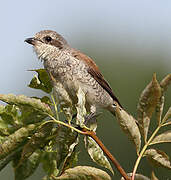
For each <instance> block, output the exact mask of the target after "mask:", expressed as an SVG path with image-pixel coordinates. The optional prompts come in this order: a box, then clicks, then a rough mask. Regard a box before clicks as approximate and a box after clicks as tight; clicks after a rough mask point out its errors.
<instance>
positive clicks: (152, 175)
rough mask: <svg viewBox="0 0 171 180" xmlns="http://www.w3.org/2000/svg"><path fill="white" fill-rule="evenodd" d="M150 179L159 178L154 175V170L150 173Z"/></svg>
mask: <svg viewBox="0 0 171 180" xmlns="http://www.w3.org/2000/svg"><path fill="white" fill-rule="evenodd" d="M151 180H159V179H158V178H157V177H156V175H155V174H154V171H152V173H151Z"/></svg>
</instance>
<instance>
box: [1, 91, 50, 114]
mask: <svg viewBox="0 0 171 180" xmlns="http://www.w3.org/2000/svg"><path fill="white" fill-rule="evenodd" d="M0 100H1V101H4V102H6V103H8V104H14V105H17V106H28V107H32V108H33V109H35V110H37V111H39V112H40V113H41V112H42V113H48V114H51V115H52V114H53V113H52V111H51V109H50V107H49V106H48V105H47V104H45V103H42V102H41V101H40V100H39V99H36V98H30V97H27V96H24V95H18V96H16V95H13V94H8V95H4V94H0Z"/></svg>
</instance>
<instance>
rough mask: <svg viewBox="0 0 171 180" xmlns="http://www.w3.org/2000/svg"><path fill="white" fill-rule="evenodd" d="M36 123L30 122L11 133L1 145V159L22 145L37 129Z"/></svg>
mask: <svg viewBox="0 0 171 180" xmlns="http://www.w3.org/2000/svg"><path fill="white" fill-rule="evenodd" d="M36 126H37V125H36V124H30V125H28V126H26V127H22V128H20V129H18V130H17V131H15V133H13V134H11V135H9V136H8V137H7V138H6V139H5V141H4V142H3V143H2V144H1V145H0V159H3V158H4V157H6V156H7V155H8V154H10V153H11V152H12V151H13V150H15V149H17V148H18V147H20V146H21V144H22V143H23V142H25V141H26V140H27V138H28V136H30V135H31V134H32V133H33V132H34V131H35V129H36Z"/></svg>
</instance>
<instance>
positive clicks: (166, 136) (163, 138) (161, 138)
mask: <svg viewBox="0 0 171 180" xmlns="http://www.w3.org/2000/svg"><path fill="white" fill-rule="evenodd" d="M170 142H171V130H169V131H166V132H164V133H162V134H160V135H158V136H156V137H155V138H154V139H153V141H152V142H151V143H150V145H152V144H159V143H170Z"/></svg>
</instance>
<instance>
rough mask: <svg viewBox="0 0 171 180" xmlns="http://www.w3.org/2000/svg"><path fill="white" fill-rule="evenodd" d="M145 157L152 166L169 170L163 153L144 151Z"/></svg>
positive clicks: (151, 150)
mask: <svg viewBox="0 0 171 180" xmlns="http://www.w3.org/2000/svg"><path fill="white" fill-rule="evenodd" d="M145 155H146V157H147V159H148V160H149V162H150V163H151V164H152V165H154V166H159V167H164V168H168V169H171V164H170V161H169V157H168V156H167V155H166V153H164V152H163V151H160V150H158V149H148V150H146V151H145Z"/></svg>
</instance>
